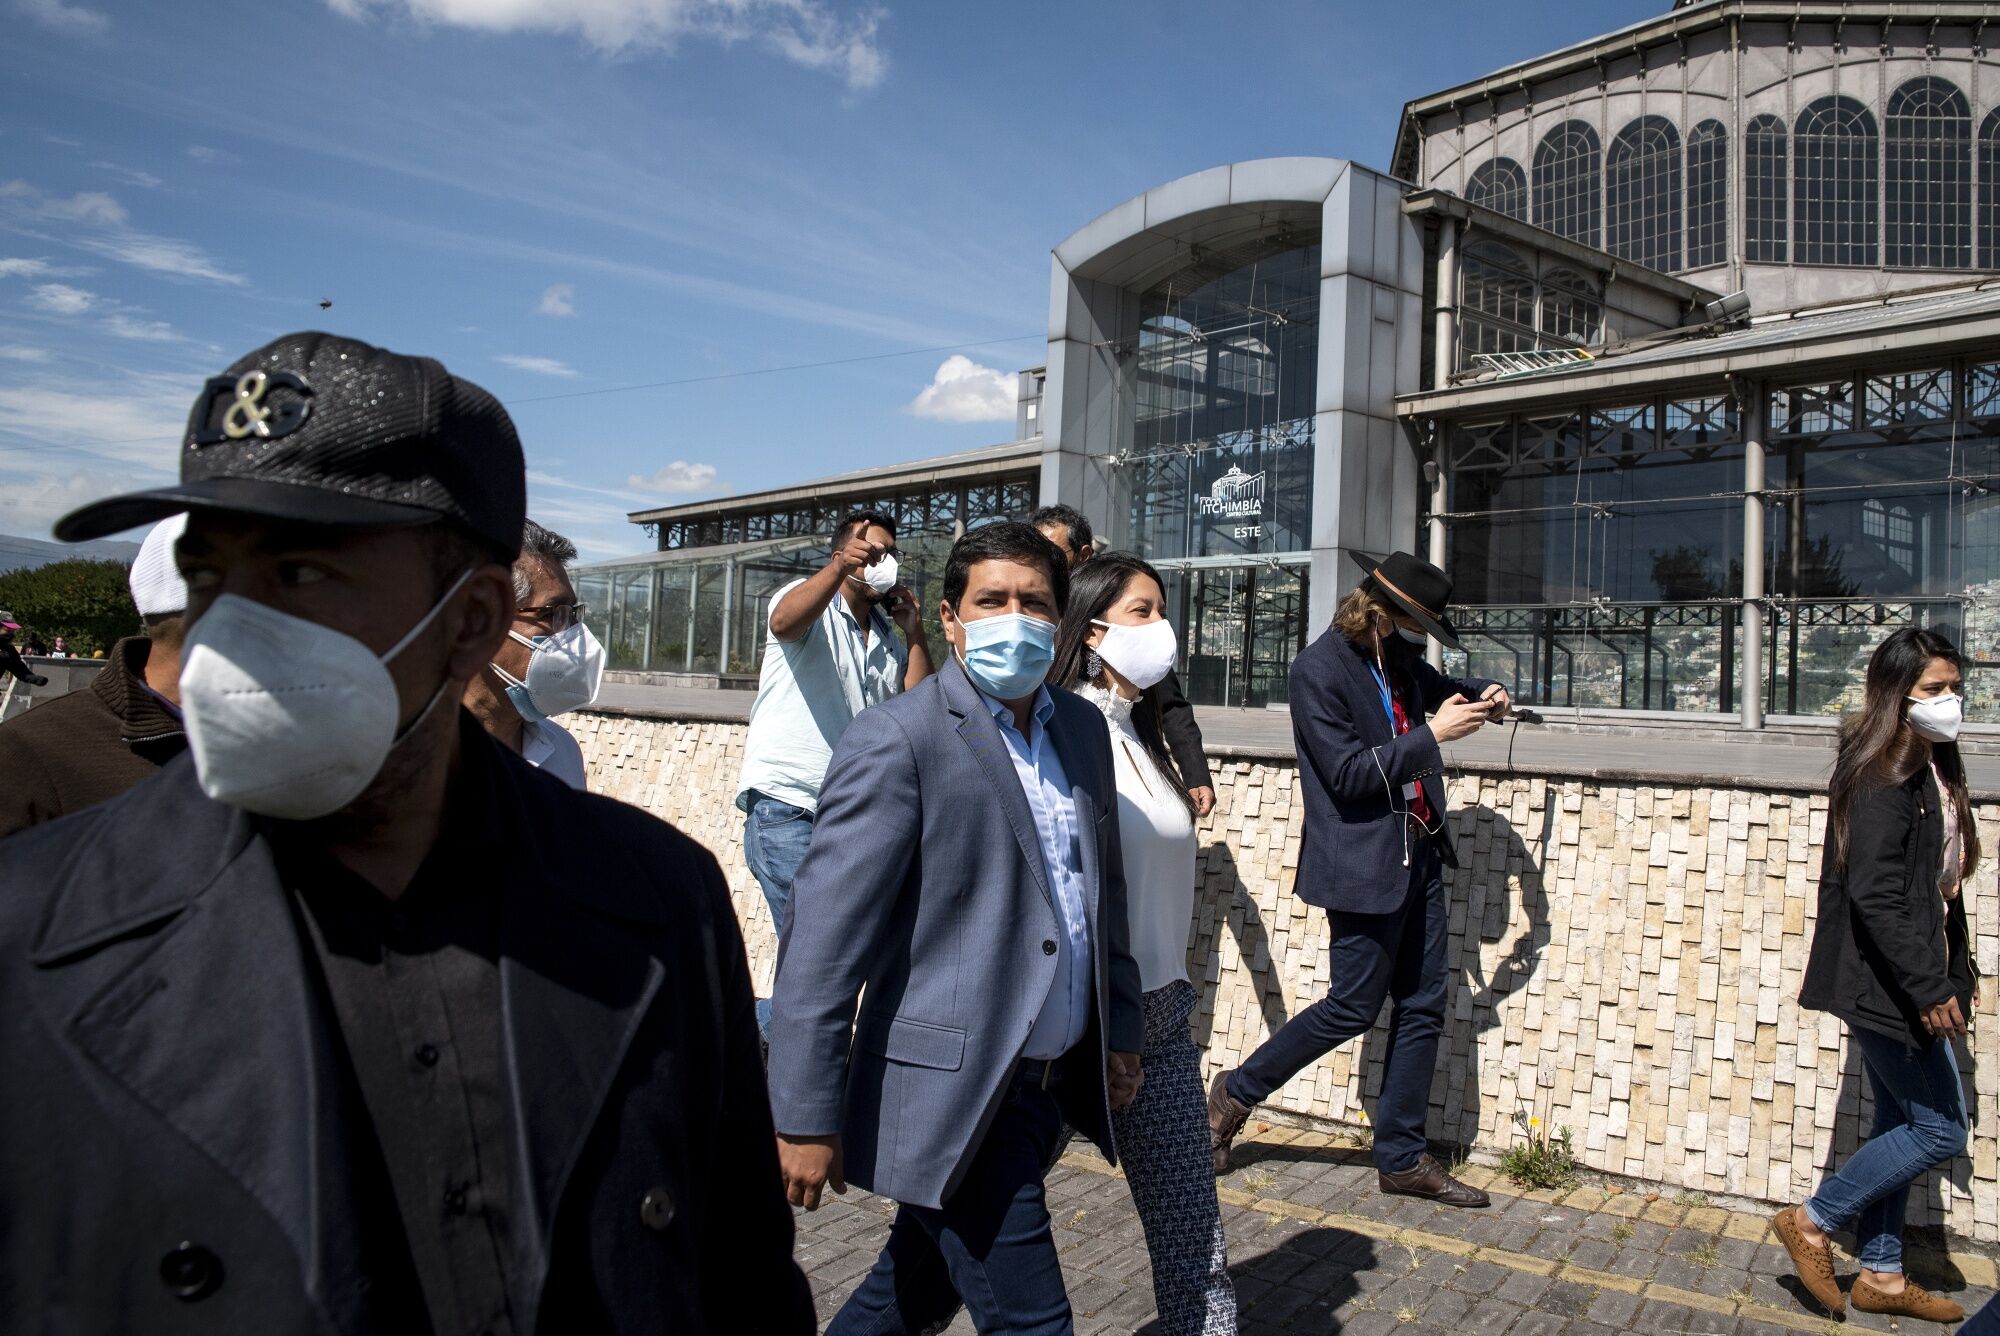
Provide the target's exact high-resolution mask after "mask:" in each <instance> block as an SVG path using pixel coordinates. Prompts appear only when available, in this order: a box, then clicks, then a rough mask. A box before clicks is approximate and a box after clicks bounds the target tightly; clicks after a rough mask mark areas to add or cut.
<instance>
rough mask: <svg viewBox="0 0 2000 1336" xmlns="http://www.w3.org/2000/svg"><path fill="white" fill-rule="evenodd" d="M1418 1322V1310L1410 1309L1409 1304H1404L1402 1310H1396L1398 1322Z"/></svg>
mask: <svg viewBox="0 0 2000 1336" xmlns="http://www.w3.org/2000/svg"><path fill="white" fill-rule="evenodd" d="M1416 1320H1417V1310H1416V1309H1414V1308H1412V1307H1410V1306H1409V1305H1408V1304H1404V1305H1403V1306H1402V1307H1401V1308H1398V1309H1397V1310H1396V1321H1398V1322H1403V1323H1409V1322H1415V1321H1416Z"/></svg>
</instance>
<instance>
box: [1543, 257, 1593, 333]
mask: <svg viewBox="0 0 2000 1336" xmlns="http://www.w3.org/2000/svg"><path fill="white" fill-rule="evenodd" d="M1603 298H1604V294H1603V290H1602V289H1601V288H1599V287H1598V285H1597V283H1596V281H1595V280H1593V279H1592V278H1591V277H1590V276H1589V275H1588V274H1580V273H1578V272H1577V271H1576V270H1574V269H1551V270H1549V272H1548V273H1546V274H1544V275H1542V308H1541V324H1540V325H1539V326H1538V328H1539V329H1540V330H1541V332H1542V333H1544V334H1546V335H1548V336H1549V337H1550V338H1554V339H1561V340H1563V341H1564V342H1565V343H1580V344H1585V345H1589V344H1595V343H1601V342H1603V341H1604V300H1603Z"/></svg>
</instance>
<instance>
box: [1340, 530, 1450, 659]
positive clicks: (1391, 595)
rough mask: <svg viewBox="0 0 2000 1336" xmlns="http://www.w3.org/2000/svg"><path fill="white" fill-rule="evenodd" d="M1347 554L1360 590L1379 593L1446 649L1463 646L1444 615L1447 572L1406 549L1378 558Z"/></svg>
mask: <svg viewBox="0 0 2000 1336" xmlns="http://www.w3.org/2000/svg"><path fill="white" fill-rule="evenodd" d="M1349 555H1350V556H1352V557H1353V558H1354V561H1355V564H1356V565H1358V566H1360V567H1361V570H1362V572H1363V576H1364V578H1363V579H1362V581H1361V587H1362V588H1363V589H1366V590H1368V591H1369V592H1370V593H1372V594H1379V595H1381V596H1382V598H1383V599H1385V600H1386V601H1387V602H1389V603H1390V604H1391V605H1393V606H1394V607H1395V608H1396V609H1397V610H1398V611H1399V612H1404V613H1407V614H1408V615H1409V616H1410V617H1412V618H1414V619H1415V620H1416V623H1417V625H1419V626H1421V627H1423V628H1424V630H1425V631H1426V632H1428V633H1429V634H1430V635H1431V636H1432V637H1433V638H1434V639H1436V640H1437V641H1438V642H1439V643H1440V644H1442V645H1444V646H1445V647H1446V648H1448V649H1457V650H1462V649H1464V648H1465V646H1463V645H1461V644H1459V643H1458V633H1457V632H1456V631H1453V630H1452V629H1451V623H1450V622H1448V621H1446V620H1445V617H1444V610H1445V608H1446V607H1447V606H1448V605H1449V604H1450V603H1451V577H1450V576H1449V575H1446V574H1445V573H1444V572H1443V571H1441V570H1439V569H1438V568H1437V567H1435V566H1433V565H1431V564H1430V563H1429V562H1428V561H1425V560H1424V559H1423V558H1422V557H1413V556H1411V555H1410V554H1409V553H1408V552H1391V553H1390V554H1389V555H1388V556H1386V557H1378V556H1375V555H1374V554H1373V553H1369V552H1353V551H1350V553H1349Z"/></svg>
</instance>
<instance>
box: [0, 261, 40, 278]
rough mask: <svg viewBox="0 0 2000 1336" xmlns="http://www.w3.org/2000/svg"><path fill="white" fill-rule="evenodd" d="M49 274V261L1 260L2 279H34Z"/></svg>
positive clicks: (0, 274) (0, 272)
mask: <svg viewBox="0 0 2000 1336" xmlns="http://www.w3.org/2000/svg"><path fill="white" fill-rule="evenodd" d="M47 272H49V263H48V261H47V260H24V259H20V258H18V257H16V258H12V259H0V278H34V277H36V276H37V275H40V274H46V273H47Z"/></svg>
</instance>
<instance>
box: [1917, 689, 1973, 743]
mask: <svg viewBox="0 0 2000 1336" xmlns="http://www.w3.org/2000/svg"><path fill="white" fill-rule="evenodd" d="M1909 700H1910V708H1909V709H1908V710H1906V711H1905V712H1904V714H1903V717H1904V718H1905V719H1908V720H1909V721H1910V727H1911V728H1912V729H1914V730H1915V731H1916V734H1917V736H1918V737H1920V738H1928V739H1930V740H1931V741H1932V742H1955V741H1957V739H1958V728H1959V725H1960V724H1961V723H1962V722H1963V721H1964V719H1965V700H1964V698H1963V697H1961V696H1932V697H1931V698H1930V699H1928V700H1920V699H1919V698H1917V697H1915V696H1911V697H1910V698H1909Z"/></svg>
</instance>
